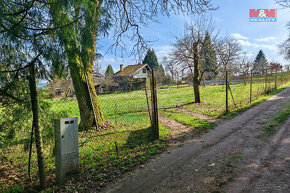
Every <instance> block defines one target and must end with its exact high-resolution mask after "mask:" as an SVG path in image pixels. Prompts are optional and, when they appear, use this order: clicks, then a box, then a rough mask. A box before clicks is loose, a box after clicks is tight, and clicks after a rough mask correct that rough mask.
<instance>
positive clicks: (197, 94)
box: [193, 42, 200, 103]
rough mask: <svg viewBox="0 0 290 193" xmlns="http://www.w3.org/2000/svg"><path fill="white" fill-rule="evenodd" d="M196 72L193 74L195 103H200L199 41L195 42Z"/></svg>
mask: <svg viewBox="0 0 290 193" xmlns="http://www.w3.org/2000/svg"><path fill="white" fill-rule="evenodd" d="M193 49H194V74H193V87H194V99H195V103H200V91H199V86H200V80H199V73H200V72H199V57H198V43H197V42H196V43H195V44H194V48H193Z"/></svg>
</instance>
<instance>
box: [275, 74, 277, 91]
mask: <svg viewBox="0 0 290 193" xmlns="http://www.w3.org/2000/svg"><path fill="white" fill-rule="evenodd" d="M275 90H277V69H276V70H275Z"/></svg>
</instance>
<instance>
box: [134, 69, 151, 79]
mask: <svg viewBox="0 0 290 193" xmlns="http://www.w3.org/2000/svg"><path fill="white" fill-rule="evenodd" d="M143 69H146V68H141V69H139V70H138V71H136V72H135V73H134V74H133V78H147V77H148V70H147V69H146V73H143Z"/></svg>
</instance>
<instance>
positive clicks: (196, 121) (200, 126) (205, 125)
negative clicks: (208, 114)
mask: <svg viewBox="0 0 290 193" xmlns="http://www.w3.org/2000/svg"><path fill="white" fill-rule="evenodd" d="M162 114H164V115H166V116H167V117H169V118H171V119H174V120H176V121H177V122H179V123H181V124H183V125H188V126H191V127H194V128H195V129H194V132H197V133H198V132H201V131H204V130H210V129H212V128H213V127H214V126H215V123H211V122H208V121H206V120H203V119H200V118H197V117H192V116H190V115H188V114H185V113H173V112H162Z"/></svg>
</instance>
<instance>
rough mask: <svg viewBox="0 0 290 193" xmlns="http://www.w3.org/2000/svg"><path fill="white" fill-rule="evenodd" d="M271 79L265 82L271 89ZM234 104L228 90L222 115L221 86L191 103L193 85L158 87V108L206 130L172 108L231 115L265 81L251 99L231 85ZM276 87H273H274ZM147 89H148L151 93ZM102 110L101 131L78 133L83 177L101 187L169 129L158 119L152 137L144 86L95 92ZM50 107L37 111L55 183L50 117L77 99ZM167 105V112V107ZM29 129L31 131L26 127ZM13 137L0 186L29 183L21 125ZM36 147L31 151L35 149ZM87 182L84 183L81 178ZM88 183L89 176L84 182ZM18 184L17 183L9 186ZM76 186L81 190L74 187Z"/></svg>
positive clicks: (67, 113)
mask: <svg viewBox="0 0 290 193" xmlns="http://www.w3.org/2000/svg"><path fill="white" fill-rule="evenodd" d="M273 85H274V84H273V83H271V84H268V87H271V88H273ZM287 86H290V84H289V82H288V83H287V84H284V85H280V87H279V90H278V91H281V90H282V89H283V88H286V87H287ZM231 90H232V93H233V98H234V101H235V104H236V106H235V105H234V103H233V101H232V98H231V95H229V101H230V102H229V107H230V111H231V113H230V114H228V115H225V114H224V113H225V86H223V85H216V86H206V87H201V88H200V91H201V100H202V103H200V104H196V103H193V101H194V98H193V96H194V95H193V88H192V87H189V86H187V85H182V86H180V87H179V88H176V87H174V86H170V87H160V88H159V89H158V90H157V93H158V105H159V109H160V110H159V111H160V113H162V114H164V115H165V116H168V117H169V118H171V119H175V120H177V121H178V122H180V123H182V124H185V125H189V126H193V127H196V128H198V129H197V130H196V131H200V130H202V129H210V128H211V127H212V126H213V125H214V124H212V123H209V122H208V121H205V120H201V119H199V118H196V117H191V116H189V115H188V114H184V113H183V114H182V113H175V112H174V110H175V108H176V106H183V108H185V109H186V110H188V111H192V112H197V113H202V114H206V115H209V116H213V117H219V118H229V117H232V116H233V115H234V114H235V113H237V112H239V111H241V110H243V109H246V108H249V107H250V106H252V105H255V104H257V103H260V102H262V101H264V100H266V99H267V98H269V97H270V96H271V93H270V94H268V95H262V93H263V92H264V90H265V89H264V84H263V83H254V84H253V96H252V98H253V100H252V103H251V104H250V103H249V90H250V85H249V84H247V85H244V84H237V85H231ZM278 91H276V92H278ZM149 94H150V93H149ZM99 99H100V103H101V107H102V112H103V115H104V117H105V119H106V121H107V125H106V128H105V129H103V130H101V131H93V130H91V131H88V132H80V134H79V144H80V165H81V174H82V175H81V176H88V175H89V176H90V177H92V180H94V181H95V182H97V183H99V184H98V186H99V187H100V188H101V186H102V184H104V183H102V182H103V181H107V180H110V179H111V178H113V177H114V176H115V177H116V176H118V175H119V174H120V173H123V172H126V171H128V170H131V168H132V167H133V166H134V165H138V164H140V163H143V162H144V161H145V160H147V159H149V158H150V157H151V156H152V155H154V154H156V153H158V152H160V151H162V148H163V147H164V146H165V144H166V136H167V135H168V134H169V133H170V132H169V130H167V128H165V127H164V126H163V125H161V124H160V135H161V140H153V139H152V132H151V128H150V119H149V117H148V112H147V108H148V107H147V100H146V95H145V92H144V91H143V90H139V91H133V92H124V93H116V94H107V95H100V96H99ZM46 102H47V103H48V104H49V106H50V108H49V110H45V111H44V110H41V114H42V115H43V116H41V118H40V119H41V123H42V127H43V129H42V133H43V142H44V156H45V162H46V173H47V175H48V179H49V182H50V183H52V182H54V179H55V177H54V168H55V166H54V154H53V146H54V145H53V143H54V141H53V124H52V119H55V118H63V117H79V111H78V104H77V101H76V100H71V101H70V100H47V101H46ZM165 110H166V111H165ZM28 131H29V130H28ZM16 136H17V142H15V141H14V143H13V142H11V144H16V145H11V146H7V147H5V148H4V147H3V148H1V149H0V155H1V159H0V162H1V163H2V165H1V166H0V170H2V171H4V173H5V172H7V175H6V176H5V178H4V179H3V178H1V177H0V190H1V189H7V190H11V188H12V189H13V188H14V189H15V188H19V189H20V190H21V189H22V187H24V186H27V185H31V184H32V183H31V182H29V181H27V163H28V151H27V145H28V140H26V141H25V140H24V142H23V143H20V141H21V139H29V132H27V131H26V132H25V133H23V132H22V131H21V130H20V131H19V132H18V133H17V134H16ZM34 152H35V151H34ZM32 158H33V159H32V174H33V175H32V176H33V181H36V179H37V160H36V154H35V153H34V154H33V156H32ZM82 183H84V184H85V183H86V182H82ZM88 183H89V181H88ZM14 184H19V186H13V185H14ZM73 188H76V189H73V190H72V191H81V188H83V187H82V186H76V187H73ZM78 188H80V189H78Z"/></svg>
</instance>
